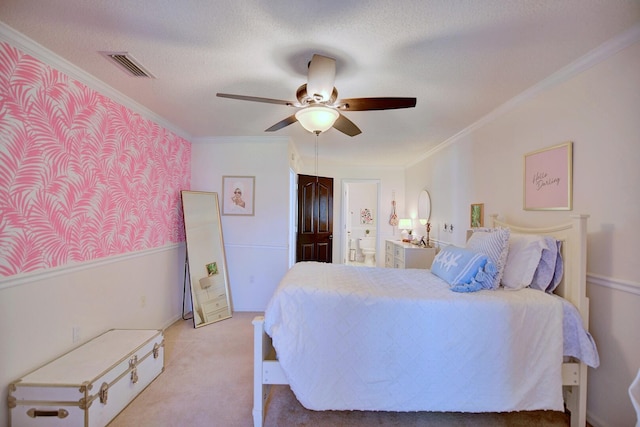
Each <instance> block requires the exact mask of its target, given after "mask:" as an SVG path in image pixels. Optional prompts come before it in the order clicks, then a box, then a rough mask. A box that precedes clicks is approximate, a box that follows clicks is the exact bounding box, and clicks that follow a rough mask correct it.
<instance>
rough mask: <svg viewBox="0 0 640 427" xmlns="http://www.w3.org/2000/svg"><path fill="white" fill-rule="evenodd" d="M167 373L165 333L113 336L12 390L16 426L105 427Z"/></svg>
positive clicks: (63, 358)
mask: <svg viewBox="0 0 640 427" xmlns="http://www.w3.org/2000/svg"><path fill="white" fill-rule="evenodd" d="M163 370H164V340H163V335H162V331H159V330H146V329H145V330H134V329H131V330H128V329H113V330H110V331H108V332H105V333H104V334H102V335H100V336H98V337H96V338H94V339H92V340H91V341H89V342H87V343H86V344H84V345H82V346H80V347H78V348H76V349H75V350H73V351H71V352H69V353H67V354H65V355H63V356H61V357H59V358H58V359H56V360H54V361H53V362H51V363H49V364H47V365H45V366H43V367H41V368H40V369H37V370H35V371H33V372H32V373H30V374H28V375H26V376H25V377H23V378H21V379H19V380H17V381H14V382H13V383H11V384H9V398H8V404H9V408H10V411H9V412H10V420H11V426H13V427H23V426H27V427H30V426H34V427H35V426H39V427H42V426H47V427H49V426H52V427H54V426H85V427H98V426H105V425H107V424H108V423H109V422H110V421H111V420H112V419H113V418H114V417H115V416H116V415H118V413H120V411H122V410H123V409H124V408H125V407H126V406H127V405H128V404H129V403H130V402H131V401H132V400H133V398H135V397H136V396H137V395H138V394H139V393H140V392H141V391H142V390H144V388H145V387H147V386H148V385H149V384H150V383H151V381H153V380H154V379H155V378H156V377H157V376H158V375H159V374H160V373H161V372H162V371H163Z"/></svg>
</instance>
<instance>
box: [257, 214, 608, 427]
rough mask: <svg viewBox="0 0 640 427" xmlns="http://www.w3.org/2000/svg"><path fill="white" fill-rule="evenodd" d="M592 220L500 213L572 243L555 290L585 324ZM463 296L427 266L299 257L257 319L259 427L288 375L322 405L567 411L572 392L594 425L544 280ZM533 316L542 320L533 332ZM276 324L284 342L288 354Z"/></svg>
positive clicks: (580, 368)
mask: <svg viewBox="0 0 640 427" xmlns="http://www.w3.org/2000/svg"><path fill="white" fill-rule="evenodd" d="M586 220H587V216H586V215H577V216H572V217H571V222H569V223H567V224H562V225H559V226H555V227H548V228H533V229H532V228H524V227H519V226H514V225H511V224H507V223H505V222H501V221H498V220H497V219H496V217H495V216H494V217H493V220H492V221H493V226H494V227H508V228H509V229H510V230H511V231H512V232H516V233H522V234H536V235H547V236H552V237H554V238H555V239H557V240H559V241H561V242H562V253H563V259H564V276H563V280H562V282H561V283H560V285H559V286H558V288H557V289H556V293H557V294H559V295H562V296H563V297H564V298H566V299H567V300H568V301H570V302H571V303H572V304H573V305H574V306H575V308H577V310H578V313H579V315H578V316H579V317H578V320H577V322H578V323H579V322H580V321H581V322H582V326H583V327H584V331H586V330H587V328H588V315H589V313H588V299H587V298H586V294H585V277H586ZM334 274H335V276H333V275H334ZM429 276H430V277H429ZM426 282H429V283H430V285H429V286H421V284H423V283H426ZM360 283H366V284H367V285H366V288H362V287H361V286H364V285H361V284H360ZM389 283H394V285H392V286H390V285H389ZM293 284H295V285H296V287H292V285H293ZM299 285H301V286H299ZM331 288H333V289H331ZM282 294H286V298H285V297H284V296H282ZM452 294H456V293H453V292H451V291H450V290H449V288H448V285H447V284H446V282H444V281H442V280H441V279H439V278H437V277H435V276H433V275H431V273H429V272H428V271H426V270H395V269H377V268H364V267H360V268H358V267H349V266H343V265H326V264H322V265H321V264H315V263H305V264H299V265H296V266H295V267H294V268H292V270H291V271H290V272H289V273H287V275H286V276H285V278H284V279H283V282H282V283H281V284H280V286H279V287H278V290H277V291H276V295H274V298H273V299H272V300H271V302H270V304H269V308H268V311H267V316H268V318H267V322H266V325H265V319H264V317H261V316H260V317H256V318H255V319H254V321H253V324H254V340H255V341H254V408H253V418H254V426H255V427H260V426H262V424H263V420H264V415H265V404H266V400H267V397H268V392H269V386H270V385H271V384H289V385H290V386H291V388H292V390H293V391H294V393H296V396H297V397H298V399H299V400H300V401H301V403H303V405H304V406H305V407H307V408H309V409H315V410H325V409H356V410H389V411H462V412H503V411H517V410H534V409H550V410H562V409H563V401H564V405H566V407H567V409H568V410H569V411H571V425H572V426H574V427H575V426H584V425H585V423H586V384H587V366H586V364H585V363H583V362H582V361H579V360H577V359H575V358H574V357H569V358H567V357H565V358H564V362H563V354H565V355H566V354H571V355H575V353H576V352H575V351H569V352H567V351H566V348H567V347H566V340H565V343H564V347H563V328H562V326H558V325H562V323H563V314H564V310H565V309H566V307H565V306H566V304H565V305H563V304H562V303H561V302H560V298H556V297H554V296H551V295H548V294H545V293H544V292H541V291H538V290H533V289H522V290H521V291H504V290H495V291H481V292H477V293H473V294H457V295H456V296H454V297H452V298H451V296H452ZM376 295H377V296H379V297H381V298H379V299H376V298H374V297H375V296H376ZM309 298H312V299H309ZM476 301H478V302H476ZM340 307H341V308H340ZM394 310H396V311H394ZM418 314H419V315H418ZM338 316H340V317H338ZM447 316H448V317H447ZM365 319H366V320H365ZM414 319H416V320H414ZM438 319H446V320H444V325H441V326H439V324H438V321H439V320H438ZM565 319H566V317H565ZM363 320H364V321H363ZM392 321H393V323H392ZM440 323H442V321H441V322H440ZM514 323H515V324H517V325H518V326H517V329H516V328H515V327H512V326H511V325H512V324H514ZM565 323H566V321H565ZM363 325H364V326H365V327H364V329H363ZM424 325H431V327H424ZM496 325H497V327H496ZM523 325H533V327H531V328H525V329H526V332H525V329H523ZM551 325H555V326H558V327H550V326H551ZM344 326H347V327H346V328H344ZM473 327H475V328H476V329H473ZM565 328H566V325H565ZM285 329H286V331H284V330H285ZM398 330H400V331H402V333H400V334H397V333H395V332H394V331H398ZM266 331H269V333H270V334H271V335H272V336H274V341H275V346H276V347H277V348H279V349H280V352H279V355H278V357H277V358H276V354H275V350H274V349H273V346H272V341H271V337H270V335H269V334H267V332H266ZM336 331H337V334H336V333H334V332H336ZM540 331H544V333H540ZM285 332H286V333H285ZM300 335H303V336H302V339H301V340H297V338H298V337H299V336H300ZM564 335H567V332H566V329H564ZM291 337H292V338H291ZM385 338H386V339H385ZM334 339H335V341H332V340H334ZM505 342H508V343H509V347H506V349H507V350H508V351H505V347H504V345H503V344H504V343H505ZM325 343H326V344H327V345H324V344H325ZM432 343H435V344H432ZM414 345H415V347H414ZM430 346H435V347H433V348H432V347H430ZM289 349H291V350H292V351H286V350H289ZM563 351H564V353H563ZM512 353H513V354H512ZM418 354H419V355H420V357H416V355H418ZM505 355H506V356H505ZM596 356H597V353H596ZM425 360H426V361H428V363H425ZM452 371H455V372H452ZM285 372H286V373H285ZM523 372H526V378H527V379H528V380H527V381H523V380H522V378H523V375H522V373H523ZM417 378H420V380H418V379H417ZM513 378H519V380H518V381H513ZM563 386H564V387H563Z"/></svg>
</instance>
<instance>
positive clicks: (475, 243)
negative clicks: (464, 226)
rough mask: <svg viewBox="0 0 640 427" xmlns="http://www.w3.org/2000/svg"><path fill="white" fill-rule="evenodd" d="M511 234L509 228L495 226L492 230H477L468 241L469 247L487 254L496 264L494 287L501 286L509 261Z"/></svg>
mask: <svg viewBox="0 0 640 427" xmlns="http://www.w3.org/2000/svg"><path fill="white" fill-rule="evenodd" d="M509 234H510V231H509V229H508V228H493V229H490V231H475V232H474V233H473V234H472V235H471V237H470V238H469V240H468V241H467V249H471V250H473V251H476V252H480V253H483V254H485V255H486V256H487V257H489V259H490V260H491V262H493V263H494V264H495V266H496V269H497V270H498V272H497V273H496V275H495V277H494V281H493V288H494V289H495V288H498V287H499V286H500V279H501V278H502V273H503V271H504V266H505V264H506V262H507V252H508V251H509Z"/></svg>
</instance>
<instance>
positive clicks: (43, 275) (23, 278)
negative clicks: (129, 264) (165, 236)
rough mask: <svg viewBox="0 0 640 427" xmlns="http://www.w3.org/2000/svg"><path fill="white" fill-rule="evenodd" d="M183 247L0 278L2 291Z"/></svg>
mask: <svg viewBox="0 0 640 427" xmlns="http://www.w3.org/2000/svg"><path fill="white" fill-rule="evenodd" d="M182 246H184V243H171V244H169V245H165V246H160V247H157V248H151V249H144V250H141V251H135V252H128V253H126V254H120V255H114V256H110V257H105V258H99V259H95V260H91V261H86V262H80V263H74V264H68V265H63V266H60V267H54V268H47V269H43V270H38V271H33V272H29V273H22V274H17V275H15V276H9V277H3V278H0V291H1V290H3V289H8V288H12V287H14V286H20V285H23V284H25V283H30V282H34V281H37V280H46V279H50V278H53V277H57V276H61V275H63V274H71V273H74V272H77V271H82V270H88V269H91V268H96V267H100V266H103V265H109V264H114V263H117V262H122V261H127V260H131V259H134V258H140V257H145V256H150V255H154V254H157V253H161V252H166V251H172V250H175V249H178V248H180V247H182Z"/></svg>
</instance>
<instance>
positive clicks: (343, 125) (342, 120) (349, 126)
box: [333, 114, 362, 136]
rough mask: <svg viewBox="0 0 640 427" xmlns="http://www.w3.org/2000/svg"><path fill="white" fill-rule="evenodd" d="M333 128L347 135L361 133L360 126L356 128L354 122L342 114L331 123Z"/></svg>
mask: <svg viewBox="0 0 640 427" xmlns="http://www.w3.org/2000/svg"><path fill="white" fill-rule="evenodd" d="M333 128H334V129H337V130H339V131H340V132H342V133H344V134H345V135H349V136H356V135H359V134H361V133H362V131H361V130H360V128H358V126H356V125H355V123H353V122H352V121H351V120H349V119H347V118H346V117H345V116H344V115H342V114H340V116H339V117H338V119H337V120H336V122H335V123H334V124H333Z"/></svg>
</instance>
